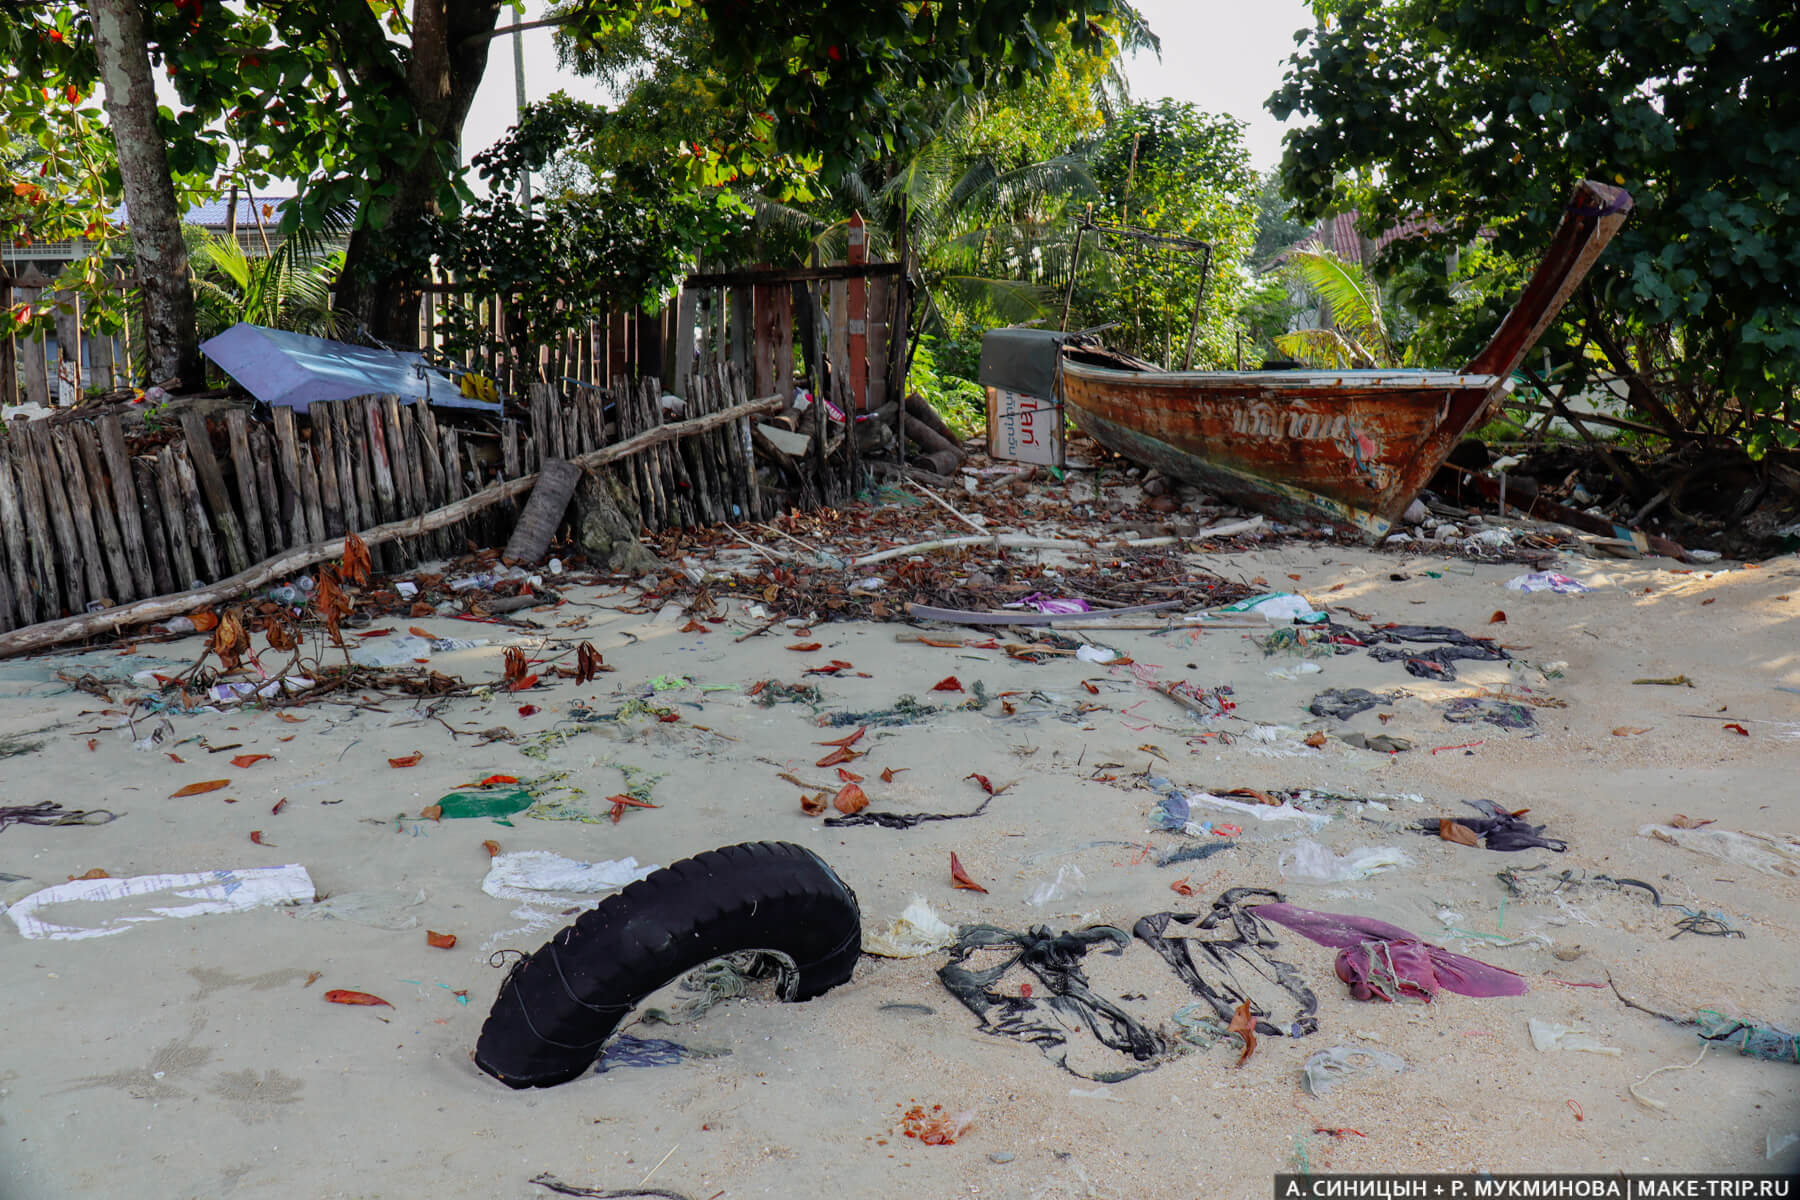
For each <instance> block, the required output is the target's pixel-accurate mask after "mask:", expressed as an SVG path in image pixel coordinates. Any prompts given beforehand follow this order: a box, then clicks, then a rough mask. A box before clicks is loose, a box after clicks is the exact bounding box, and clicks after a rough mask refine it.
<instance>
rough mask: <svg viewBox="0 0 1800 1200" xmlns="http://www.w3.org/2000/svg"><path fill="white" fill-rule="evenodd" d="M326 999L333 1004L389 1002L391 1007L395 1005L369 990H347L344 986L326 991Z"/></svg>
mask: <svg viewBox="0 0 1800 1200" xmlns="http://www.w3.org/2000/svg"><path fill="white" fill-rule="evenodd" d="M325 999H326V1000H328V1001H330V1002H331V1003H332V1004H366V1005H375V1004H387V1006H388V1007H389V1008H392V1007H394V1006H393V1005H391V1004H388V1002H387V1001H386V1000H383V999H382V998H381V997H380V996H372V995H370V994H369V993H368V992H351V991H346V990H345V989H343V988H332V989H331V990H330V991H329V992H326V993H325Z"/></svg>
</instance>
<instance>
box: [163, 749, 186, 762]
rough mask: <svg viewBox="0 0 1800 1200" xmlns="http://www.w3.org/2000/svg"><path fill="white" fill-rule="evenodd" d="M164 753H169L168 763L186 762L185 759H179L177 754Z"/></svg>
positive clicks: (179, 756)
mask: <svg viewBox="0 0 1800 1200" xmlns="http://www.w3.org/2000/svg"><path fill="white" fill-rule="evenodd" d="M165 753H169V761H170V762H174V763H184V762H186V761H187V759H185V758H183V757H181V755H179V754H175V753H172V752H165Z"/></svg>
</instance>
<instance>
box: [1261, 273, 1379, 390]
mask: <svg viewBox="0 0 1800 1200" xmlns="http://www.w3.org/2000/svg"><path fill="white" fill-rule="evenodd" d="M1291 264H1292V265H1291V268H1290V269H1291V270H1292V271H1293V273H1294V274H1295V275H1297V276H1298V277H1299V279H1300V281H1301V282H1302V283H1304V285H1305V286H1306V287H1307V288H1308V289H1310V290H1311V291H1312V292H1314V293H1315V294H1316V295H1317V296H1318V297H1319V299H1320V300H1321V301H1322V302H1323V305H1324V311H1325V312H1326V313H1328V314H1329V316H1330V319H1331V323H1330V325H1329V326H1325V327H1322V328H1316V329H1297V330H1294V331H1293V332H1291V333H1284V334H1282V335H1280V336H1279V337H1277V338H1276V339H1275V347H1276V349H1278V350H1280V351H1281V352H1282V353H1283V354H1286V355H1288V356H1289V357H1290V358H1293V359H1295V360H1297V361H1299V362H1303V363H1305V364H1307V365H1308V366H1313V367H1322V368H1326V369H1331V368H1359V367H1396V366H1399V365H1400V357H1399V355H1398V354H1397V353H1395V350H1394V345H1393V342H1392V340H1391V339H1390V338H1389V336H1388V328H1387V320H1386V317H1385V316H1384V314H1383V312H1382V303H1381V289H1380V288H1379V287H1377V286H1376V284H1375V282H1374V281H1373V280H1372V279H1370V278H1369V277H1368V275H1367V274H1366V273H1365V272H1364V271H1363V269H1362V267H1361V266H1360V265H1358V264H1356V263H1352V262H1345V261H1344V260H1343V259H1342V258H1339V257H1338V256H1337V255H1336V254H1334V253H1333V252H1331V251H1330V250H1325V249H1321V248H1319V247H1316V246H1315V247H1309V248H1307V249H1302V250H1296V251H1294V253H1293V256H1292V259H1291Z"/></svg>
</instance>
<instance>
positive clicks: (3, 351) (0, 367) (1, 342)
mask: <svg viewBox="0 0 1800 1200" xmlns="http://www.w3.org/2000/svg"><path fill="white" fill-rule="evenodd" d="M12 306H13V286H12V279H11V278H10V277H9V278H0V312H11V311H12ZM18 402H19V353H18V349H17V347H16V345H15V343H14V340H13V332H12V330H11V328H8V329H7V331H6V333H5V334H4V335H0V405H4V406H11V405H14V404H17V403H18Z"/></svg>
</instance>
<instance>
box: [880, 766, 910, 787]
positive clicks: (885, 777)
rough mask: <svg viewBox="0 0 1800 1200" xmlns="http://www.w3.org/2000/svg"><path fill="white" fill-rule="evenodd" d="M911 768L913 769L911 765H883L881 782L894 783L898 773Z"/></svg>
mask: <svg viewBox="0 0 1800 1200" xmlns="http://www.w3.org/2000/svg"><path fill="white" fill-rule="evenodd" d="M910 770H912V768H911V767H883V768H881V782H883V783H892V782H894V776H896V775H898V774H899V773H900V772H902V771H910Z"/></svg>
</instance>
